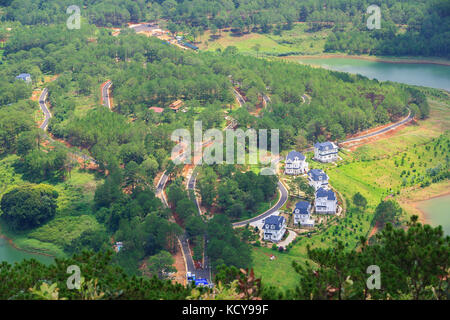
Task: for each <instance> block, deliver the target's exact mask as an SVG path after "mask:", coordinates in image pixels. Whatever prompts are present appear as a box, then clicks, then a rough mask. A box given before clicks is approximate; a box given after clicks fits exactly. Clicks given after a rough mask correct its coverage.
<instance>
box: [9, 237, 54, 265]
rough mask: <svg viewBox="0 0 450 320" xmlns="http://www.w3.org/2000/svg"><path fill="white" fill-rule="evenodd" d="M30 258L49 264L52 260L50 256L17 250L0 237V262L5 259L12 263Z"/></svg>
mask: <svg viewBox="0 0 450 320" xmlns="http://www.w3.org/2000/svg"><path fill="white" fill-rule="evenodd" d="M31 258H34V259H36V260H37V261H39V262H42V263H45V264H49V263H51V262H52V261H53V258H51V257H47V256H44V255H41V254H32V253H28V252H25V251H22V250H18V249H16V248H14V247H12V246H11V245H10V244H9V242H8V241H7V240H6V239H4V238H0V262H3V261H6V262H9V263H11V264H13V263H14V262H20V261H22V260H24V259H31Z"/></svg>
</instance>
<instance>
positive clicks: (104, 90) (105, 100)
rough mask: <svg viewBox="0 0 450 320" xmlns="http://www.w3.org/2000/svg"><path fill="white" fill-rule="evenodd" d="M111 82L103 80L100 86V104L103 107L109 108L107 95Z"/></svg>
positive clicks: (109, 103) (109, 102) (109, 101)
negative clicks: (103, 82)
mask: <svg viewBox="0 0 450 320" xmlns="http://www.w3.org/2000/svg"><path fill="white" fill-rule="evenodd" d="M111 86H112V82H111V80H108V81H107V82H105V84H104V85H103V87H102V104H103V105H104V106H105V107H108V109H109V110H111V100H110V96H109V92H110V91H109V90H110V89H111Z"/></svg>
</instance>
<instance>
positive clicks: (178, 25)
mask: <svg viewBox="0 0 450 320" xmlns="http://www.w3.org/2000/svg"><path fill="white" fill-rule="evenodd" d="M4 5H8V7H7V8H6V15H5V19H7V20H10V21H19V22H20V23H22V24H27V25H36V24H51V23H65V21H66V20H67V19H68V17H69V15H68V14H66V9H67V8H68V7H69V6H70V5H78V6H79V7H80V8H81V16H82V17H83V19H84V20H85V21H87V22H89V23H92V24H96V25H97V26H108V27H112V26H115V27H121V26H125V25H126V24H127V23H129V22H132V23H135V22H139V21H148V20H158V19H166V20H167V21H168V22H167V28H168V29H169V30H170V31H171V32H173V33H175V32H178V31H183V32H185V33H190V34H191V35H194V38H195V36H196V35H198V34H199V33H201V32H203V31H204V30H206V29H211V30H214V33H216V31H217V30H218V29H223V28H231V29H232V30H233V31H235V32H238V33H243V32H252V31H257V32H262V33H269V32H271V31H276V30H281V29H291V28H292V26H293V23H295V22H306V23H308V25H309V30H310V31H317V30H320V29H322V28H333V32H332V33H331V35H330V37H329V38H328V40H327V43H326V50H327V51H340V52H342V51H344V52H349V53H354V54H361V53H370V54H384V55H426V56H442V57H449V50H450V48H449V40H448V39H449V38H450V37H449V31H448V30H449V27H448V24H449V19H450V18H449V9H450V7H449V5H448V2H447V1H445V0H433V1H424V0H421V1H413V0H407V1H399V0H391V1H382V0H375V1H371V2H368V1H366V0H356V1H351V2H349V1H346V0H333V1H331V0H319V1H316V0H302V1H294V0H282V1H275V0H269V1H264V3H261V2H258V1H257V2H248V1H242V0H235V1H233V2H228V1H222V0H216V1H206V0H192V1H187V0H186V1H173V0H166V1H161V0H153V1H144V0H140V1H131V0H126V1H124V0H120V1H119V0H108V1H92V0H85V1H81V0H77V1H68V0H52V1H46V3H45V4H44V5H42V4H41V3H40V1H38V0H14V1H9V2H8V1H7V2H6V3H5V4H4ZM369 5H378V6H380V8H381V19H382V24H381V25H382V29H381V30H374V31H370V30H368V29H367V26H366V22H367V19H368V17H369V14H367V13H366V10H367V8H368V7H369ZM405 25H407V28H406V32H401V28H402V27H401V26H405Z"/></svg>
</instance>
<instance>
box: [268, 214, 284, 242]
mask: <svg viewBox="0 0 450 320" xmlns="http://www.w3.org/2000/svg"><path fill="white" fill-rule="evenodd" d="M263 232H264V240H269V241H272V242H278V241H280V240H281V238H283V235H284V233H285V232H286V219H285V218H284V217H282V216H276V215H272V216H270V217H268V218H266V219H265V220H264V226H263Z"/></svg>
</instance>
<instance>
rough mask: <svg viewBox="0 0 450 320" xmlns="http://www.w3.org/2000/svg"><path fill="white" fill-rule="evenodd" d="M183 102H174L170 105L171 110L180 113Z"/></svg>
mask: <svg viewBox="0 0 450 320" xmlns="http://www.w3.org/2000/svg"><path fill="white" fill-rule="evenodd" d="M183 104H184V103H183V101H182V100H177V101H174V102H172V103H171V104H170V106H169V108H170V109H172V110H173V111H175V112H178V110H180V108H181V107H182V106H183Z"/></svg>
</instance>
